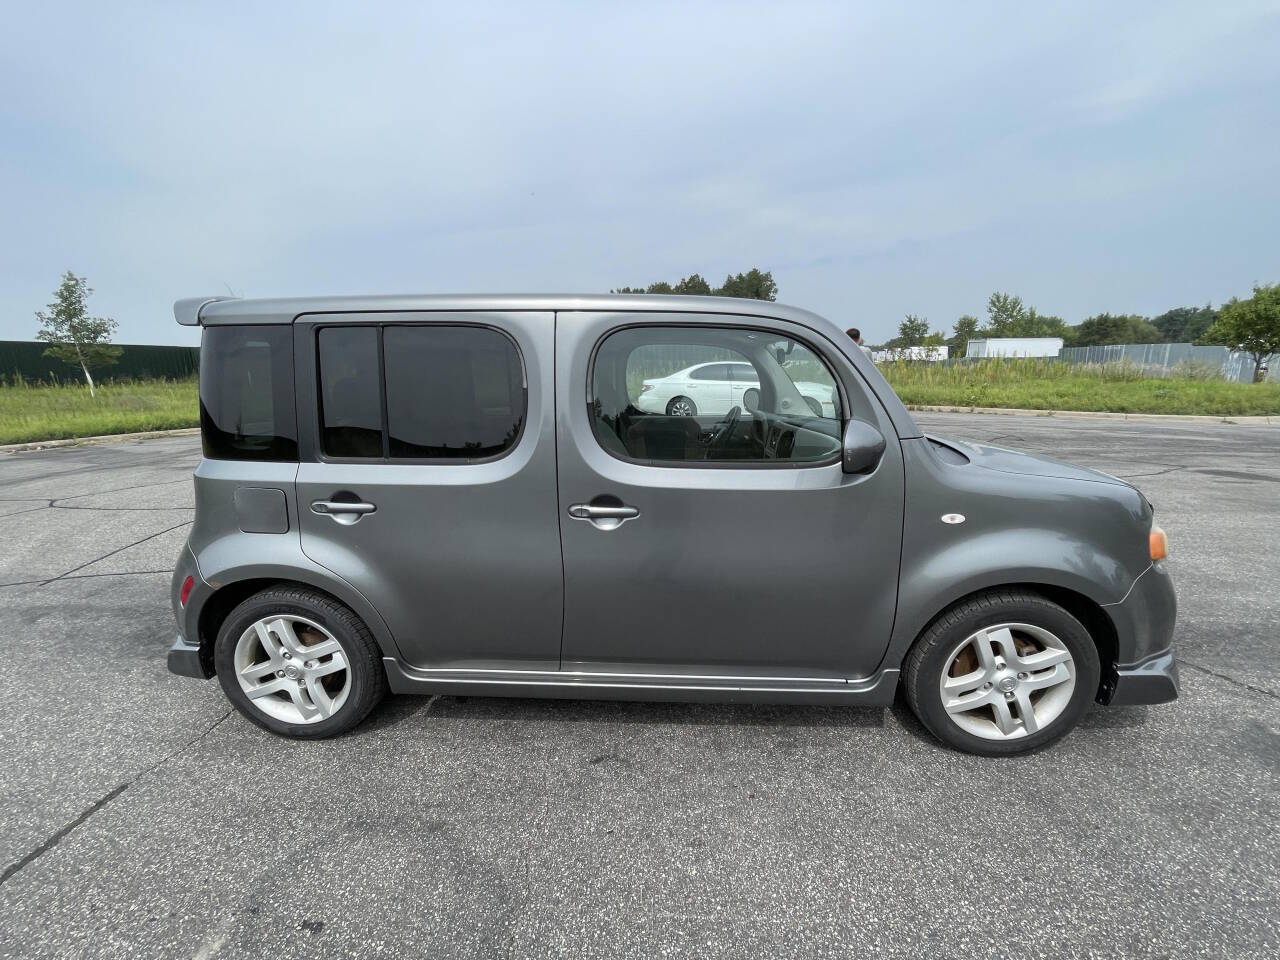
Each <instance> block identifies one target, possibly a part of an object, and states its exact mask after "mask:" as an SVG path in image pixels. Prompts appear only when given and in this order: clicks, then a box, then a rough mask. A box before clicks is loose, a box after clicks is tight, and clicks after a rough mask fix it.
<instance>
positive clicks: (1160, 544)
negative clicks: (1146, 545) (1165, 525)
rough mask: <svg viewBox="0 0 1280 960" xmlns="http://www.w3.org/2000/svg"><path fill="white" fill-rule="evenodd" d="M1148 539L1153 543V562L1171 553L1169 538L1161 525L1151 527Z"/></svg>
mask: <svg viewBox="0 0 1280 960" xmlns="http://www.w3.org/2000/svg"><path fill="white" fill-rule="evenodd" d="M1148 540H1149V541H1150V543H1151V559H1152V561H1153V562H1154V561H1156V560H1163V559H1164V558H1165V557H1167V556H1168V555H1169V538H1168V537H1167V536H1165V533H1164V531H1163V530H1161V529H1160V528H1159V527H1152V528H1151V534H1150V536H1149V537H1148Z"/></svg>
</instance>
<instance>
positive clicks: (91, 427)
mask: <svg viewBox="0 0 1280 960" xmlns="http://www.w3.org/2000/svg"><path fill="white" fill-rule="evenodd" d="M880 370H881V371H882V372H883V373H884V375H885V377H886V379H888V381H889V383H890V384H892V385H893V388H894V390H896V391H897V393H898V396H900V397H901V398H902V399H903V401H904V402H906V403H908V404H914V405H921V406H954V407H1020V408H1024V409H1030V410H1062V411H1071V410H1102V411H1111V412H1115V413H1190V414H1206V415H1210V416H1248V415H1251V414H1252V415H1272V416H1280V383H1276V382H1274V381H1272V382H1268V383H1257V384H1249V383H1228V382H1226V381H1224V380H1222V379H1220V378H1217V377H1214V376H1212V375H1210V374H1209V373H1206V372H1205V371H1203V370H1192V369H1187V370H1185V371H1175V374H1181V375H1175V376H1171V377H1167V378H1155V377H1149V376H1146V375H1145V374H1144V373H1143V371H1142V370H1140V369H1138V368H1137V367H1134V366H1132V365H1121V364H1108V365H1106V366H1095V367H1090V366H1077V365H1072V364H1066V363H1059V362H1057V361H1054V360H1015V359H992V360H984V361H982V362H980V363H970V364H954V365H950V366H943V365H941V364H936V363H920V362H910V361H899V362H896V363H887V364H882V365H881V366H880ZM789 372H790V373H791V375H792V376H793V377H795V378H796V379H800V380H803V379H806V373H808V371H805V370H802V369H800V368H799V367H797V368H796V369H795V370H789ZM817 372H818V371H813V372H812V374H813V375H815V376H814V378H816V374H817ZM638 389H639V385H638V382H637V384H636V392H638ZM199 422H200V407H199V400H198V399H197V388H196V380H195V379H194V378H192V379H189V380H146V381H123V382H108V383H104V384H103V385H101V386H100V387H98V395H97V396H96V397H90V396H89V389H88V387H86V386H84V385H83V384H81V383H62V384H57V385H54V386H31V385H26V384H23V383H22V382H21V381H16V382H13V383H10V384H8V385H3V384H0V444H3V443H29V442H32V441H38V440H59V439H64V438H67V437H92V436H99V435H103V434H111V433H136V432H141V431H145V430H171V429H176V428H179V427H194V426H197V425H198V424H199Z"/></svg>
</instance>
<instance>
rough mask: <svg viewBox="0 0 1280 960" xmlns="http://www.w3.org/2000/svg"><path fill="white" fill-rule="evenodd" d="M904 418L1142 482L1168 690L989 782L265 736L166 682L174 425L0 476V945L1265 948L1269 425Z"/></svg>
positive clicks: (831, 750) (732, 744)
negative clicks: (1172, 607)
mask: <svg viewBox="0 0 1280 960" xmlns="http://www.w3.org/2000/svg"><path fill="white" fill-rule="evenodd" d="M919 419H920V421H921V422H922V423H923V424H925V425H926V427H927V429H929V430H931V431H933V432H937V433H940V434H949V435H953V436H957V437H965V438H970V439H975V440H982V441H995V442H997V443H1000V444H1001V445H1005V446H1010V447H1015V448H1022V449H1028V450H1034V451H1039V452H1046V453H1050V454H1052V455H1054V456H1058V457H1061V458H1063V459H1067V460H1073V461H1076V462H1078V463H1081V464H1085V465H1088V466H1092V467H1097V468H1099V469H1102V470H1105V471H1107V472H1110V473H1114V474H1117V475H1119V476H1121V477H1125V478H1127V479H1132V480H1134V481H1135V482H1136V483H1137V484H1138V485H1139V486H1140V487H1141V488H1142V489H1143V490H1144V491H1145V492H1146V493H1147V495H1148V496H1149V497H1150V499H1151V500H1152V501H1153V502H1154V503H1155V505H1156V510H1157V516H1158V519H1159V521H1160V523H1161V524H1162V525H1163V526H1164V527H1165V528H1166V529H1167V530H1168V532H1169V535H1170V542H1171V549H1172V560H1171V569H1172V571H1173V575H1174V578H1175V582H1176V584H1177V587H1178V591H1179V600H1180V616H1179V624H1178V631H1177V643H1178V648H1179V655H1180V660H1181V664H1182V680H1183V696H1182V699H1180V700H1179V701H1178V702H1177V703H1176V704H1172V705H1168V706H1162V707H1150V708H1145V707H1132V708H1120V709H1111V710H1106V709H1101V708H1098V709H1095V710H1094V711H1093V712H1092V713H1091V714H1090V716H1089V717H1088V718H1087V719H1086V721H1085V723H1084V725H1083V726H1082V728H1081V729H1079V730H1078V731H1077V732H1076V733H1075V734H1074V735H1072V736H1071V737H1069V738H1068V739H1067V740H1066V741H1064V742H1062V743H1061V744H1059V745H1058V746H1057V747H1055V748H1053V749H1051V750H1049V751H1047V752H1043V753H1040V754H1038V755H1035V756H1032V757H1028V758H1022V759H1017V760H1003V761H995V760H982V759H978V758H975V757H969V756H964V755H960V754H957V753H951V752H948V751H946V750H944V749H942V748H941V747H939V746H937V745H936V744H935V743H934V742H932V741H931V740H930V739H928V737H927V735H925V734H924V732H923V731H922V729H921V728H920V727H919V726H918V725H917V724H916V723H915V721H914V720H913V719H912V718H911V717H910V716H909V715H908V714H907V713H906V711H905V709H903V708H900V707H895V708H893V709H891V710H850V709H845V708H809V707H734V706H712V705H680V704H656V705H655V704H626V703H599V702H571V701H520V700H497V699H492V700H491V699H483V698H447V697H440V698H431V699H426V698H401V699H394V700H390V701H388V702H387V703H386V704H384V705H383V707H381V708H380V709H379V710H378V711H377V712H376V713H375V715H374V716H373V718H372V721H371V722H369V723H366V725H365V726H363V727H362V728H360V729H359V730H358V732H356V733H355V734H353V735H351V736H348V737H346V738H343V739H339V740H335V741H328V742H320V743H295V742H290V741H286V740H281V739H276V738H274V737H272V736H270V735H269V734H267V733H265V732H264V731H262V730H260V729H258V728H257V727H255V726H252V725H250V724H249V723H247V722H245V721H243V720H241V719H240V718H239V716H238V715H235V714H230V713H229V711H228V706H227V704H226V702H225V701H224V699H223V697H222V694H221V691H220V689H219V688H218V686H217V684H216V683H200V682H198V681H193V680H186V679H182V678H179V677H174V676H171V675H169V674H168V673H167V672H166V670H165V666H164V651H165V649H166V647H167V646H168V644H169V642H170V640H171V638H172V634H173V625H172V621H171V616H170V613H169V600H168V590H169V570H170V569H171V567H172V562H173V559H174V557H175V556H176V555H177V553H178V550H179V548H180V546H181V544H182V542H183V540H184V538H185V536H186V529H187V525H188V523H189V521H190V519H191V515H192V511H191V503H192V486H191V480H190V473H191V470H192V467H193V466H194V464H195V462H196V460H197V458H198V456H199V453H198V439H197V438H194V437H181V438H167V439H161V440H153V441H146V442H136V443H120V444H107V445H102V446H88V447H75V448H66V449H59V450H48V451H40V452H31V453H20V454H11V455H0V533H2V535H3V541H2V542H3V544H4V548H3V550H2V551H0V694H2V696H3V703H4V710H3V712H2V713H0V771H2V772H0V870H3V880H2V881H0V955H2V956H5V957H23V958H32V957H52V956H59V957H72V956H74V957H97V956H157V957H178V956H194V957H201V958H208V957H215V956H217V957H231V956H263V955H270V956H273V957H276V958H286V957H311V956H319V955H322V954H323V955H327V956H356V955H359V956H364V955H376V956H387V957H411V956H424V957H426V956H429V957H492V956H498V957H516V958H524V957H544V956H574V957H645V958H648V957H656V956H667V955H671V956H691V957H692V956H696V957H744V958H746V957H750V958H759V957H775V956H776V957H793V956H794V957H798V956H824V957H850V956H872V955H883V956H895V957H917V956H940V957H991V956H1009V957H1040V956H1043V957H1058V956H1099V957H1102V956H1106V957H1112V956H1130V957H1134V956H1143V957H1145V956H1159V957H1166V956H1177V957H1181V956H1204V957H1222V956H1258V957H1263V956H1275V955H1276V953H1277V951H1280V831H1277V828H1276V824H1277V823H1278V822H1280V790H1277V781H1278V779H1280V701H1278V699H1277V698H1278V697H1280V652H1278V649H1277V641H1278V638H1277V625H1278V624H1280V560H1278V559H1277V554H1276V550H1275V543H1276V540H1277V536H1280V499H1278V496H1280V428H1277V427H1274V426H1272V427H1265V426H1243V425H1229V424H1221V425H1218V424H1210V425H1201V424H1188V423H1173V424H1159V425H1156V424H1152V423H1141V422H1120V421H1103V420H1075V419H1062V418H1035V417H1015V416H958V415H920V417H919ZM856 602H857V597H856V594H855V593H851V595H850V603H851V604H853V603H856Z"/></svg>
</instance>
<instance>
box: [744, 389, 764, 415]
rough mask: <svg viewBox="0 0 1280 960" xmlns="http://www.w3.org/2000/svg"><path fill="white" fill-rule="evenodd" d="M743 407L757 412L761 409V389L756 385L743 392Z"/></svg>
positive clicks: (748, 411)
mask: <svg viewBox="0 0 1280 960" xmlns="http://www.w3.org/2000/svg"><path fill="white" fill-rule="evenodd" d="M742 409H743V410H745V411H747V413H755V412H756V411H757V410H759V409H760V391H759V390H757V389H756V388H755V387H751V388H750V389H749V390H747V391H746V392H744V393H743V394H742Z"/></svg>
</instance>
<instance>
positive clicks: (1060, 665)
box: [939, 623, 1076, 740]
mask: <svg viewBox="0 0 1280 960" xmlns="http://www.w3.org/2000/svg"><path fill="white" fill-rule="evenodd" d="M1075 686H1076V666H1075V661H1074V660H1073V659H1072V656H1071V653H1070V651H1069V650H1068V649H1067V646H1066V644H1065V643H1064V642H1063V641H1062V640H1061V639H1059V638H1058V637H1057V636H1055V635H1054V634H1052V633H1050V632H1049V631H1048V630H1045V629H1043V628H1042V627H1037V626H1032V625H1031V624H1029V623H1000V624H996V625H994V626H990V627H983V628H982V629H981V630H977V631H975V632H974V633H972V634H970V635H969V636H968V637H966V638H965V639H964V640H963V641H961V642H960V643H959V644H957V645H956V646H955V648H954V649H952V650H951V652H950V654H949V655H948V657H947V660H946V665H945V667H944V669H943V671H942V678H941V680H940V681H939V687H940V691H941V694H942V705H943V708H944V709H945V710H946V712H947V715H948V716H949V717H950V718H951V720H952V722H953V723H955V724H956V725H957V726H958V727H960V728H961V729H962V730H965V731H966V732H968V733H971V734H973V735H974V736H977V737H982V738H984V739H987V740H1013V739H1017V738H1019V737H1027V736H1030V735H1031V734H1034V733H1037V732H1038V731H1040V730H1043V729H1044V728H1046V727H1047V726H1048V725H1049V724H1051V723H1053V721H1054V720H1056V719H1057V718H1058V716H1060V715H1061V714H1062V712H1063V711H1064V710H1065V709H1066V708H1067V705H1068V704H1069V703H1070V702H1071V694H1072V692H1073V691H1074V690H1075Z"/></svg>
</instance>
